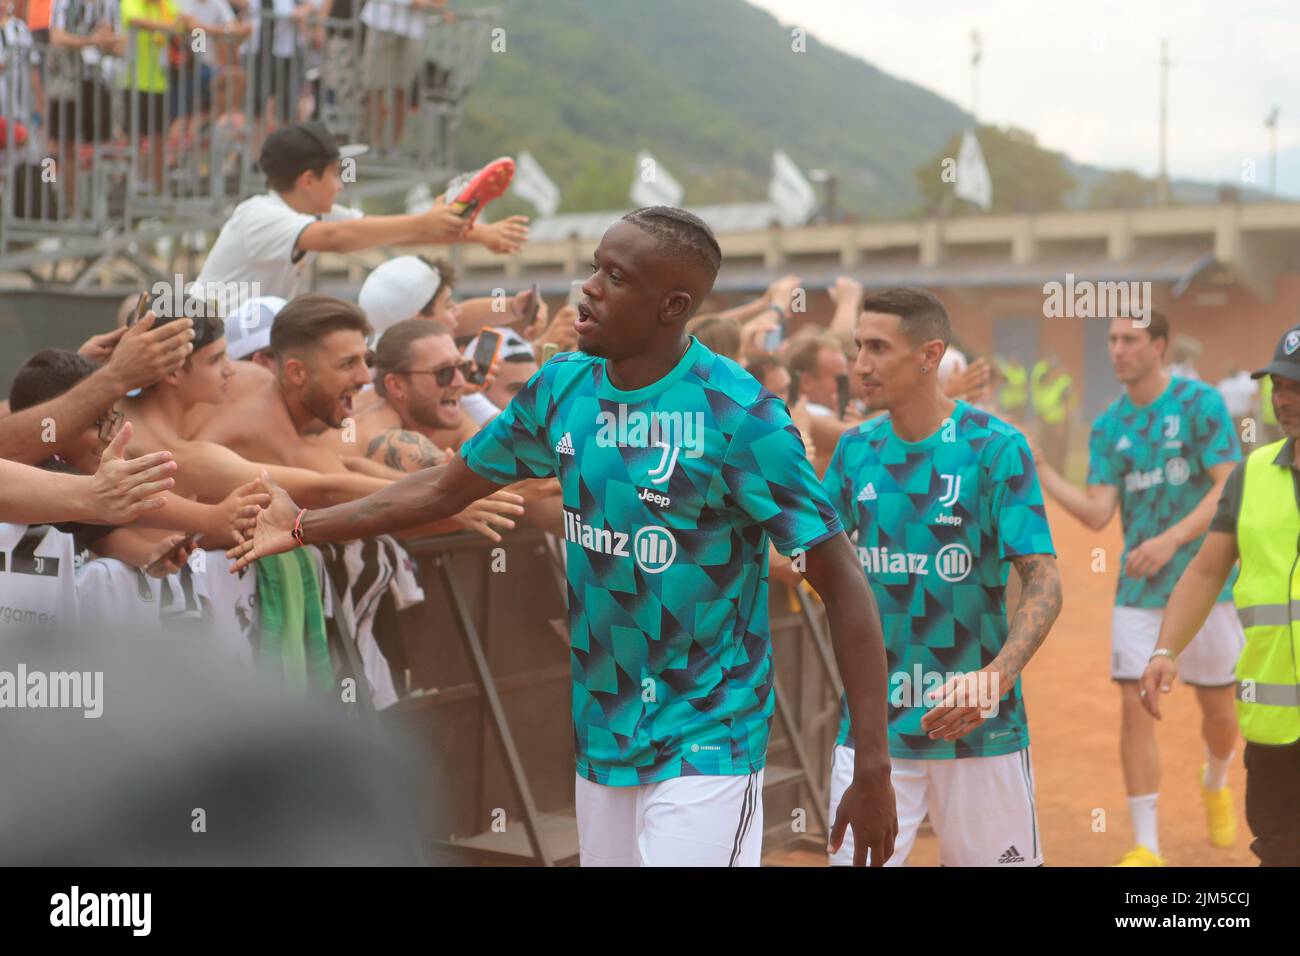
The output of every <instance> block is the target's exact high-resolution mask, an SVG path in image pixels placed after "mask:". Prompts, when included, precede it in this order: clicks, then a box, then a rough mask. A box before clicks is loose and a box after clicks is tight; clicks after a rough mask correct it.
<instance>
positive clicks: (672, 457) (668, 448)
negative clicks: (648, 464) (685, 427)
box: [650, 441, 679, 485]
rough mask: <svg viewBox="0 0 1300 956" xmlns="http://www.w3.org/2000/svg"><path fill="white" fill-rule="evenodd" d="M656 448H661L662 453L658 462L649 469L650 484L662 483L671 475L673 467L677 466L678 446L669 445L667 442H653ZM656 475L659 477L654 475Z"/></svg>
mask: <svg viewBox="0 0 1300 956" xmlns="http://www.w3.org/2000/svg"><path fill="white" fill-rule="evenodd" d="M655 447H656V448H662V449H663V450H664V453H663V455H662V457H660V459H659V464H658V465H656V466H655V467H654V468H651V469H650V483H651V484H652V485H662V484H663V483H664V482H665V481H667V480H668V479H669V478H671V477H672V476H673V469H674V468H676V467H677V452H678V450H679V449H678V448H677V446H675V445H669V444H668V443H667V442H662V441H657V442H655ZM656 475H658V476H659V477H657V478H656V477H655V476H656Z"/></svg>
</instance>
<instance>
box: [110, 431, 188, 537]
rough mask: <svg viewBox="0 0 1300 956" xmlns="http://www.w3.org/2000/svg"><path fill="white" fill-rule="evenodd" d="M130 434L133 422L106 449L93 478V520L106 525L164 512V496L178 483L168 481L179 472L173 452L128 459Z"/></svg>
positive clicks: (154, 453) (158, 452) (172, 479)
mask: <svg viewBox="0 0 1300 956" xmlns="http://www.w3.org/2000/svg"><path fill="white" fill-rule="evenodd" d="M131 431H132V428H131V423H130V422H127V423H126V424H124V425H123V426H122V428H121V430H120V431H118V433H117V435H116V436H115V437H114V438H113V440H112V441H111V442H110V443H109V445H108V447H107V448H105V449H104V453H103V455H102V456H100V459H99V468H98V470H97V471H96V472H95V474H94V476H93V477H92V478H91V507H92V510H93V514H94V520H96V521H100V522H103V523H104V524H112V525H121V524H130V523H131V522H132V521H134V520H135V519H136V518H138V517H140V515H142V514H144V513H145V512H146V511H154V510H155V509H157V508H161V507H162V506H163V505H164V504H166V498H164V497H163V492H165V491H167V489H169V488H171V487H172V486H173V485H175V484H176V479H175V478H171V477H169V476H170V475H171V474H173V473H174V472H175V471H176V462H174V461H172V453H171V452H169V451H156V452H153V453H152V454H149V455H142V456H141V457H139V458H126V457H125V455H126V446H127V443H128V442H130V441H131Z"/></svg>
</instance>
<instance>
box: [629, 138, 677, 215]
mask: <svg viewBox="0 0 1300 956" xmlns="http://www.w3.org/2000/svg"><path fill="white" fill-rule="evenodd" d="M683 195H685V192H684V190H683V189H682V184H681V183H679V182H678V181H677V180H675V179H673V177H672V176H671V175H669V173H668V170H666V169H664V168H663V167H662V166H660V165H659V163H658V162H657V161H656V160H655V158H654V157H653V156H651V155H650V154H649V153H647V152H646V151H645V150H642V151H641V152H639V153H637V154H636V172H634V173H633V174H632V189H631V190H630V191H629V193H628V196H629V197H630V198H631V200H632V204H633V205H634V206H680V205H681V204H682V196H683Z"/></svg>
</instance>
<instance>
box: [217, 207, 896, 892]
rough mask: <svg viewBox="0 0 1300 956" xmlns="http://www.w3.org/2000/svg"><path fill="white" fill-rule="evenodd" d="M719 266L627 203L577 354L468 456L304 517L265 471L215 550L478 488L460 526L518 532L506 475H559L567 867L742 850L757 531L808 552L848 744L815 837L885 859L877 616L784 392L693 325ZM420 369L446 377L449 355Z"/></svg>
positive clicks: (755, 753)
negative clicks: (827, 829)
mask: <svg viewBox="0 0 1300 956" xmlns="http://www.w3.org/2000/svg"><path fill="white" fill-rule="evenodd" d="M721 263H722V251H721V249H720V247H719V246H718V242H717V239H716V237H714V235H713V233H712V231H711V230H710V229H709V227H708V226H707V224H705V223H704V222H703V221H702V220H700V219H699V217H697V216H695V215H693V214H692V213H690V212H688V211H686V210H683V209H674V208H671V207H664V206H654V207H648V208H645V209H638V210H635V211H633V212H631V213H628V214H627V215H626V216H624V217H623V218H622V219H620V220H619V221H618V222H616V223H615V224H614V225H612V226H611V227H610V228H609V229H608V230H607V231H606V233H605V235H604V237H603V238H602V239H601V241H600V244H599V245H598V246H597V247H596V250H595V252H594V255H593V259H592V274H591V276H590V277H589V278H588V279H587V280H586V281H585V282H584V283H583V285H582V293H583V298H582V301H581V302H579V303H578V306H577V314H578V317H577V320H576V321H575V322H574V323H573V328H574V331H575V332H576V333H577V336H578V343H577V344H578V349H579V350H580V352H574V353H568V354H565V355H563V356H558V357H556V358H554V359H552V361H550V362H548V363H546V364H545V365H544V366H543V367H542V368H541V369H540V370H539V371H538V372H537V373H536V374H535V375H534V376H533V377H532V378H531V379H530V380H529V382H528V384H527V385H526V386H525V387H524V388H523V389H522V390H521V392H520V393H519V394H518V395H517V396H516V397H515V398H514V399H513V400H512V402H511V403H510V405H509V407H508V408H507V409H506V410H505V411H504V412H503V413H502V414H501V415H500V416H499V417H497V418H496V419H495V420H494V421H492V422H491V423H490V424H489V425H488V426H487V427H486V428H485V429H484V431H483V432H482V433H481V434H479V435H478V436H477V437H476V438H475V439H473V440H472V441H470V442H468V443H467V444H466V446H465V447H464V448H463V449H462V454H460V455H457V456H455V457H454V458H452V460H451V461H449V462H448V463H447V464H445V465H439V466H436V467H433V468H428V469H424V470H422V471H420V472H416V473H414V474H412V475H409V476H408V477H406V478H404V479H402V480H401V481H397V482H394V483H393V484H392V485H391V486H390V487H388V488H385V489H384V490H382V491H378V492H376V493H375V494H373V495H370V496H368V497H366V498H362V499H360V500H358V501H351V502H347V503H346V504H341V505H335V506H333V507H331V508H325V509H322V510H319V511H317V510H303V509H299V508H297V507H296V506H295V505H294V503H293V501H292V500H290V499H289V497H288V495H286V494H285V493H284V491H283V489H279V488H277V487H275V486H274V482H271V483H270V487H271V492H272V497H271V504H270V506H269V507H267V508H265V509H263V510H262V511H261V512H259V513H258V514H256V515H254V516H247V515H242V516H241V517H240V518H239V519H238V520H237V521H236V523H235V527H236V528H237V529H238V530H240V531H242V532H246V533H247V535H246V537H245V539H244V540H243V541H242V542H241V543H240V544H238V545H236V546H235V547H234V548H232V549H231V550H230V552H229V555H230V557H232V558H234V559H235V565H234V570H238V569H239V568H242V567H246V566H247V565H248V564H249V563H250V562H252V561H254V560H256V559H257V558H259V557H263V556H265V555H267V554H276V553H279V552H282V551H286V550H289V549H291V548H293V547H295V546H299V545H302V544H315V543H324V542H328V541H339V540H350V539H353V538H358V537H368V536H371V535H376V534H384V533H387V532H390V531H394V530H400V529H403V528H411V527H416V526H423V525H427V524H429V523H430V522H438V521H441V520H442V519H444V518H449V517H451V516H453V515H456V514H458V513H463V511H464V509H466V508H468V507H469V506H471V505H473V506H474V511H473V512H472V513H471V514H463V515H462V517H463V520H468V521H469V522H470V523H471V524H472V525H474V526H478V527H482V526H483V524H484V522H486V523H487V525H488V526H491V525H498V526H501V525H505V526H507V527H510V526H513V522H512V520H511V519H510V518H509V517H508V516H509V515H511V514H517V513H519V512H520V511H522V508H520V507H519V503H520V502H521V501H522V499H521V498H520V497H519V496H518V495H513V494H511V493H510V492H509V491H500V490H499V488H500V486H501V485H502V484H509V483H511V482H514V481H516V480H518V479H520V478H533V477H537V476H543V475H556V476H558V478H559V483H560V486H561V490H562V495H563V504H564V518H563V527H557V528H556V529H555V532H556V533H559V534H563V535H564V538H565V554H566V558H567V565H568V567H567V575H568V595H567V597H568V605H569V619H570V624H571V639H572V655H571V663H572V672H573V715H574V730H575V750H576V755H577V763H578V773H577V774H576V775H575V781H574V783H575V793H574V798H575V812H576V817H577V823H578V842H579V852H580V856H581V861H582V864H583V865H584V866H587V865H650V866H655V865H675V866H695V865H708V866H757V865H758V863H759V860H760V854H761V844H762V834H763V819H762V817H763V800H762V786H763V774H764V769H763V767H764V762H765V760H766V749H767V739H768V725H769V723H770V718H771V714H772V711H773V706H774V701H773V697H772V693H773V690H772V684H773V681H772V658H771V646H770V645H771V635H770V628H769V625H768V620H767V574H768V556H769V550H768V549H769V548H770V547H772V546H773V545H775V546H776V547H777V548H778V549H780V550H781V551H783V552H785V553H787V554H793V553H794V552H795V551H799V552H801V555H800V557H801V562H800V563H801V565H802V567H801V570H802V573H803V575H804V577H805V579H806V580H807V581H808V582H809V584H810V585H811V586H812V587H813V588H814V589H816V591H817V593H818V594H819V595H820V597H821V598H822V601H823V603H824V606H825V608H826V617H827V621H828V623H829V630H830V633H831V636H832V641H833V644H834V649H835V655H836V663H837V665H838V667H839V671H840V675H841V676H842V678H843V680H844V688H845V695H846V697H847V698H848V700H849V703H850V709H851V712H852V714H853V717H854V722H853V730H854V736H855V738H856V740H857V745H858V746H857V750H856V752H855V754H854V756H853V758H852V761H851V763H852V768H851V774H852V780H851V781H850V782H849V783H848V785H847V786H846V788H845V789H844V791H843V793H842V794H841V795H840V799H839V803H838V808H837V811H836V814H835V818H834V823H833V825H832V827H831V833H830V843H831V844H832V845H834V846H838V845H839V844H840V841H841V840H842V839H843V838H844V837H845V835H846V834H847V833H851V834H852V839H853V840H855V841H856V844H857V846H858V847H859V848H862V847H866V848H869V850H870V852H871V853H874V854H875V856H874V857H873V859H875V860H876V862H877V865H879V864H880V863H881V862H883V860H884V859H887V858H888V857H889V856H890V855H891V854H892V853H893V848H894V839H895V836H896V834H897V832H898V823H897V814H896V809H895V801H894V794H893V790H892V787H891V781H890V763H889V753H888V746H887V733H886V725H885V720H884V716H885V692H886V681H885V676H886V675H885V651H884V644H883V639H882V636H881V629H880V621H879V618H878V617H877V615H876V614H875V608H874V605H873V602H872V598H871V591H870V589H869V588H868V586H867V583H866V581H865V580H864V579H863V577H862V575H861V573H860V572H859V571H858V569H857V568H856V567H855V566H854V557H853V549H852V547H851V546H850V544H849V541H848V538H847V537H846V536H845V534H844V532H843V530H842V528H841V527H840V523H839V519H838V518H837V516H836V514H835V508H834V506H832V505H831V503H830V501H829V499H828V498H827V497H826V495H825V492H824V491H823V490H822V488H821V485H820V483H819V482H818V481H817V479H816V476H815V474H814V473H813V471H812V469H811V467H810V466H809V464H808V462H807V460H806V453H805V450H804V446H803V442H802V439H801V438H800V436H799V433H798V430H797V429H796V428H795V427H794V425H793V424H792V423H791V421H790V416H789V413H788V412H787V410H786V408H785V405H784V404H783V403H782V402H781V401H780V400H779V399H778V398H777V397H776V396H774V395H772V394H771V393H770V392H767V391H765V390H764V389H763V388H762V387H761V386H760V385H759V384H758V382H757V381H756V380H755V379H754V378H753V377H752V376H750V375H749V374H748V373H747V372H745V371H744V370H742V369H741V368H740V367H739V366H737V365H736V364H735V363H733V362H731V361H730V360H728V359H724V358H720V357H718V356H716V355H714V354H713V353H712V352H710V351H709V350H708V349H707V348H705V347H704V346H702V345H701V344H700V343H699V342H698V341H696V340H694V339H693V338H692V337H691V336H689V335H688V334H687V333H686V324H687V322H688V321H689V320H690V318H691V317H692V316H693V315H694V314H695V312H696V310H697V309H698V307H699V305H700V303H701V302H703V301H704V299H705V297H706V296H707V295H708V293H709V291H710V290H711V289H712V287H713V283H714V280H715V279H716V277H717V274H718V269H719V268H720V266H721ZM430 371H436V372H440V373H441V372H446V373H448V374H450V375H451V377H452V384H459V383H460V381H461V380H460V379H459V378H457V376H458V375H459V372H458V371H457V370H456V367H455V366H446V367H444V368H440V369H433V370H430ZM479 499H484V500H482V501H479ZM475 502H478V503H477V504H474V503H475ZM488 533H490V530H489V531H488ZM859 853H860V857H861V858H860V859H858V860H857V862H859V863H861V862H863V861H864V860H865V857H866V853H867V850H862V849H860V850H859Z"/></svg>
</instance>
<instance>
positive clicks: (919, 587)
mask: <svg viewBox="0 0 1300 956" xmlns="http://www.w3.org/2000/svg"><path fill="white" fill-rule="evenodd" d="M956 405H957V407H956V408H955V409H954V410H953V413H952V416H951V418H949V419H947V420H946V422H945V426H944V427H943V428H941V429H940V430H939V431H937V432H935V433H934V434H933V435H931V436H929V437H928V438H925V439H923V440H922V441H918V442H906V441H903V440H902V439H900V438H899V437H898V436H897V435H896V434H894V429H893V424H892V422H891V421H890V418H889V416H888V415H882V416H880V417H878V418H873V419H871V420H869V421H866V422H864V423H863V424H861V425H859V426H858V427H857V428H855V429H853V430H852V431H849V432H847V433H845V434H844V435H843V436H842V437H841V438H840V441H839V444H838V445H836V447H835V455H834V457H833V458H832V459H831V463H830V467H829V468H828V469H827V471H826V477H825V478H824V479H823V481H824V483H825V486H826V491H827V493H828V494H829V495H830V497H831V501H832V502H833V503H834V505H835V509H836V511H837V512H838V513H839V516H840V520H841V521H842V522H843V524H844V529H845V531H847V532H848V533H849V535H850V537H851V538H852V539H853V543H854V546H855V547H856V549H857V553H858V559H859V561H860V562H861V563H862V568H863V571H864V572H865V573H866V576H867V581H868V583H869V584H870V585H871V593H872V595H873V596H874V597H875V599H876V605H877V607H878V608H879V611H880V622H881V625H882V626H883V628H884V633H885V656H886V660H887V664H888V667H889V752H890V755H891V756H893V757H897V758H901V759H909V760H916V759H953V758H961V757H992V756H996V755H998V754H1007V753H1014V752H1016V751H1017V750H1021V749H1023V748H1025V747H1027V746H1029V724H1028V721H1027V718H1026V715H1025V706H1024V700H1023V699H1022V697H1021V693H1020V681H1019V679H1017V680H1016V682H1015V684H1014V686H1013V687H1011V688H1009V689H1008V688H997V690H998V691H999V692H1000V693H1001V699H1000V700H999V701H998V703H997V705H996V708H997V713H996V714H994V715H993V716H991V717H989V718H988V719H986V720H985V721H984V723H983V724H981V725H980V726H979V727H978V728H977V729H976V730H973V731H971V732H970V733H968V734H966V735H965V736H964V737H961V738H959V739H957V740H931V739H930V738H929V736H928V735H927V733H926V732H925V730H923V729H922V727H921V718H922V717H924V716H925V712H926V710H927V708H928V706H929V702H928V699H927V696H926V694H927V692H929V691H931V690H935V689H937V688H938V687H940V686H942V684H943V683H944V681H946V680H947V679H948V678H949V677H951V676H952V675H954V674H963V673H970V672H973V671H978V670H980V669H981V668H983V667H986V666H987V665H989V664H991V663H992V662H993V659H994V658H995V657H996V656H997V654H998V652H999V651H1000V650H1001V649H1002V645H1003V644H1004V643H1005V641H1006V637H1007V607H1006V583H1007V575H1008V572H1009V570H1010V567H1011V565H1010V560H1011V559H1012V558H1014V557H1016V556H1018V555H1025V554H1055V553H1056V552H1055V550H1054V549H1053V547H1052V535H1051V531H1050V529H1049V528H1048V524H1047V515H1046V513H1045V511H1044V509H1043V494H1042V490H1041V489H1040V488H1039V485H1038V473H1037V472H1036V471H1035V470H1034V462H1033V456H1032V455H1031V454H1030V452H1029V446H1028V444H1027V443H1026V442H1025V438H1024V436H1023V435H1021V434H1020V432H1019V431H1017V430H1016V429H1015V428H1014V427H1013V426H1011V425H1009V424H1007V423H1006V422H1004V421H1002V420H1001V419H998V418H995V417H994V416H992V415H990V414H989V413H988V412H985V411H983V410H981V409H978V408H975V407H973V406H971V405H968V404H966V403H965V402H957V403H956ZM990 703H991V701H990ZM838 743H840V744H843V745H845V746H848V747H852V746H853V740H852V735H851V734H850V726H849V717H848V708H847V705H846V704H845V703H844V702H841V719H840V733H839V738H838Z"/></svg>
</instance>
